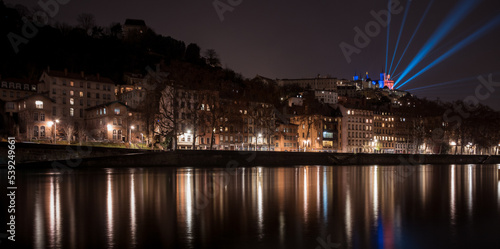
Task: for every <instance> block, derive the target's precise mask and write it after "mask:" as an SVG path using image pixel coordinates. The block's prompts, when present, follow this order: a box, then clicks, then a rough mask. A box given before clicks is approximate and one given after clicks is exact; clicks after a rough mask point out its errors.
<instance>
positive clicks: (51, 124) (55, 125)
mask: <svg viewBox="0 0 500 249" xmlns="http://www.w3.org/2000/svg"><path fill="white" fill-rule="evenodd" d="M55 121H56V122H53V121H49V122H47V125H48V126H49V127H52V126H54V144H55V143H56V136H57V135H56V134H57V123H59V120H58V119H56V120H55Z"/></svg>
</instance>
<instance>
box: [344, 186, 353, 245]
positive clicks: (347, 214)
mask: <svg viewBox="0 0 500 249" xmlns="http://www.w3.org/2000/svg"><path fill="white" fill-rule="evenodd" d="M345 232H346V236H347V248H351V247H352V245H351V241H352V217H351V191H350V189H349V184H347V186H346V201H345Z"/></svg>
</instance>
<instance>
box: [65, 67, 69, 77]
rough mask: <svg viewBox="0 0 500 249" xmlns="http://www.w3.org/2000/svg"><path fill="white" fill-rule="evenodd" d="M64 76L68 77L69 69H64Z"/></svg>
mask: <svg viewBox="0 0 500 249" xmlns="http://www.w3.org/2000/svg"><path fill="white" fill-rule="evenodd" d="M64 76H68V69H67V68H65V69H64Z"/></svg>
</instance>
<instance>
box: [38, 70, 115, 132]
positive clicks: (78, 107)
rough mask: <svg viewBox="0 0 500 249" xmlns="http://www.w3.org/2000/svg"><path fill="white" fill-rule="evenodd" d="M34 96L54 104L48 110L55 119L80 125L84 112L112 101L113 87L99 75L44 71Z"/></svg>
mask: <svg viewBox="0 0 500 249" xmlns="http://www.w3.org/2000/svg"><path fill="white" fill-rule="evenodd" d="M38 93H41V94H45V95H46V96H48V97H49V98H50V99H53V100H54V101H55V105H53V107H52V108H53V110H52V115H53V116H54V117H55V118H57V119H60V120H72V121H74V122H76V123H78V124H82V123H83V120H84V117H85V109H87V108H89V107H93V106H98V105H101V104H104V103H107V102H112V101H114V100H115V94H114V93H115V84H114V83H113V81H111V80H110V79H108V78H105V77H101V76H100V75H99V74H97V75H85V73H84V72H83V71H82V72H80V73H79V74H77V73H70V72H68V71H67V70H64V71H55V70H50V69H48V70H46V71H44V72H43V73H42V76H41V77H40V83H39V85H38Z"/></svg>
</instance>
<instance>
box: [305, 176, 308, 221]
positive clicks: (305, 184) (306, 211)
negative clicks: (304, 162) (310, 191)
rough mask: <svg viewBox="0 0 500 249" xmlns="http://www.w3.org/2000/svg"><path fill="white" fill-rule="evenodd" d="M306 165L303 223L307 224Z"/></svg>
mask: <svg viewBox="0 0 500 249" xmlns="http://www.w3.org/2000/svg"><path fill="white" fill-rule="evenodd" d="M307 213H308V212H307V167H304V223H305V224H307Z"/></svg>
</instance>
